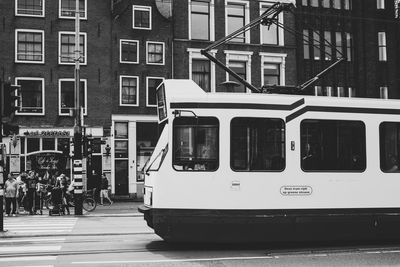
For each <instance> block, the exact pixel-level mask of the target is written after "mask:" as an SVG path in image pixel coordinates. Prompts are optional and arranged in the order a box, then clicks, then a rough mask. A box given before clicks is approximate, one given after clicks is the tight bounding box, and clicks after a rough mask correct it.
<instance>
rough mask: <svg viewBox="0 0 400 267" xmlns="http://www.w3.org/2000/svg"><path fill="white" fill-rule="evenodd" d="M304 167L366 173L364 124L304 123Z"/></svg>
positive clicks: (354, 122)
mask: <svg viewBox="0 0 400 267" xmlns="http://www.w3.org/2000/svg"><path fill="white" fill-rule="evenodd" d="M300 134H301V152H300V153H301V168H302V169H303V170H304V171H323V172H327V171H331V172H335V171H349V172H363V171H364V170H365V168H366V149H365V147H366V142H365V125H364V123H363V122H361V121H344V120H343V121H339V120H303V121H302V122H301V125H300Z"/></svg>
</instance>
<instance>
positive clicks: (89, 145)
mask: <svg viewBox="0 0 400 267" xmlns="http://www.w3.org/2000/svg"><path fill="white" fill-rule="evenodd" d="M92 153H93V138H92V137H88V139H87V156H88V158H90V157H92Z"/></svg>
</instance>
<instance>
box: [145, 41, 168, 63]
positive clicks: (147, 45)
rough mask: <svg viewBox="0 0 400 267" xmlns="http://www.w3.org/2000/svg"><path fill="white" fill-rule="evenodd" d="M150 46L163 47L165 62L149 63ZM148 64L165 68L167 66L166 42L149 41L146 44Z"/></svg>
mask: <svg viewBox="0 0 400 267" xmlns="http://www.w3.org/2000/svg"><path fill="white" fill-rule="evenodd" d="M149 44H161V45H162V47H163V62H162V63H151V62H149V57H148V53H149ZM146 64H147V65H159V66H164V65H165V43H164V42H156V41H147V42H146Z"/></svg>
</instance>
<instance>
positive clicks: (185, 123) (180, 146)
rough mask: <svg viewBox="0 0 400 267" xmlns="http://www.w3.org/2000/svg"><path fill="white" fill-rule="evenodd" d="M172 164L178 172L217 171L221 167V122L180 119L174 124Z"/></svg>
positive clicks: (198, 118) (202, 118) (202, 119)
mask: <svg viewBox="0 0 400 267" xmlns="http://www.w3.org/2000/svg"><path fill="white" fill-rule="evenodd" d="M173 127H174V128H173V155H172V156H173V158H172V164H173V167H174V169H175V170H177V171H215V170H217V169H218V166H219V121H218V119H217V118H214V117H196V118H194V117H178V118H175V119H174V124H173Z"/></svg>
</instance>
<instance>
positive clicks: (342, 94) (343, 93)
mask: <svg viewBox="0 0 400 267" xmlns="http://www.w3.org/2000/svg"><path fill="white" fill-rule="evenodd" d="M345 96H346V91H345V90H344V87H342V86H339V87H338V88H337V97H345Z"/></svg>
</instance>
